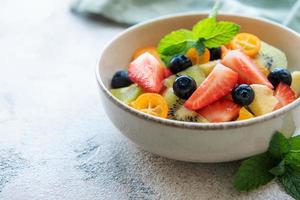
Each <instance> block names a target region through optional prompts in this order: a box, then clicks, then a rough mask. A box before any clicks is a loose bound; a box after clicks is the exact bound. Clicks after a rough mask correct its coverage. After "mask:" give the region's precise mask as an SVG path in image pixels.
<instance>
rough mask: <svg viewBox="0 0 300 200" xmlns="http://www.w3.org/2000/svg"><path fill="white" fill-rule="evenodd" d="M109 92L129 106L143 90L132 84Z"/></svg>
mask: <svg viewBox="0 0 300 200" xmlns="http://www.w3.org/2000/svg"><path fill="white" fill-rule="evenodd" d="M110 92H111V93H112V94H113V95H114V96H115V97H116V98H117V99H119V100H120V101H122V102H124V103H126V104H129V103H131V102H132V101H134V100H135V99H136V98H137V97H138V96H140V95H141V94H142V93H143V90H142V89H141V88H140V87H139V86H138V85H137V84H132V85H130V86H128V87H123V88H118V89H111V90H110Z"/></svg>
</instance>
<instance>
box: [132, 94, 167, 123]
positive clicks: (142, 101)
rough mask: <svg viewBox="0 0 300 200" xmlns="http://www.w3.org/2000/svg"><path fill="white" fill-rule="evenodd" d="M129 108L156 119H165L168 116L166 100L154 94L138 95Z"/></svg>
mask: <svg viewBox="0 0 300 200" xmlns="http://www.w3.org/2000/svg"><path fill="white" fill-rule="evenodd" d="M131 106H132V107H133V108H135V109H137V110H139V111H141V112H144V113H147V114H149V115H154V116H156V117H162V118H167V116H168V111H169V108H168V104H167V102H166V100H165V99H164V98H163V97H162V96H161V95H159V94H156V93H144V94H142V95H140V96H139V97H138V98H137V99H136V100H135V101H134V102H132V103H131Z"/></svg>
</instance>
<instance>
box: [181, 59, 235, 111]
mask: <svg viewBox="0 0 300 200" xmlns="http://www.w3.org/2000/svg"><path fill="white" fill-rule="evenodd" d="M237 80H238V74H237V73H236V72H234V71H233V70H231V69H230V68H228V67H225V66H224V65H222V64H220V63H219V64H217V65H216V66H215V68H214V69H213V71H212V72H211V73H210V74H209V75H208V77H207V78H206V79H205V80H204V81H203V83H202V84H201V85H200V86H199V87H198V88H197V90H196V91H195V92H194V93H193V94H192V96H190V98H189V99H188V100H187V101H186V102H185V104H184V106H185V107H186V108H188V109H190V110H198V109H201V108H203V107H205V106H207V105H209V104H211V103H213V102H215V101H217V100H219V99H220V98H222V97H224V96H226V95H228V94H229V93H230V92H231V91H232V89H233V88H234V86H235V85H236V83H237Z"/></svg>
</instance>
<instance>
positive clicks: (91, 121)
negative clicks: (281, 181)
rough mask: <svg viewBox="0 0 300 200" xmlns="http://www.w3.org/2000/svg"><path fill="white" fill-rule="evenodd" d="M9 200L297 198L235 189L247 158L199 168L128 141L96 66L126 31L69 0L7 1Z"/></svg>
mask: <svg viewBox="0 0 300 200" xmlns="http://www.w3.org/2000/svg"><path fill="white" fill-rule="evenodd" d="M0 4H1V6H0V199H1V200H67V199H71V200H81V199H83V200H85V199H86V200H90V199H232V200H235V199H236V200H237V199H239V200H240V199H259V200H266V199H269V200H270V199H289V197H288V196H287V195H286V194H285V193H284V192H283V191H282V189H281V188H280V187H279V186H278V184H277V183H276V182H272V183H270V184H268V185H267V186H265V187H262V188H261V189H259V190H256V191H253V192H250V193H239V192H237V191H235V190H234V188H233V187H232V176H233V174H234V171H235V170H236V169H237V167H238V164H239V163H238V162H234V163H225V164H192V163H183V162H177V161H172V160H168V159H165V158H161V157H158V156H155V155H152V154H150V153H147V152H145V151H143V150H141V149H140V148H138V147H136V146H135V145H133V144H132V143H130V142H129V141H127V140H126V139H125V138H124V137H123V136H122V135H121V134H120V133H119V131H118V130H116V128H115V127H114V126H113V125H112V124H111V123H110V121H109V120H108V118H107V117H106V115H105V113H104V110H103V108H102V107H101V102H100V98H99V97H98V94H97V86H96V82H95V79H94V66H95V64H96V60H97V58H98V56H99V53H100V51H101V48H102V47H103V46H104V44H105V43H106V42H107V41H108V40H109V39H110V38H111V37H113V36H114V35H116V34H117V33H119V32H120V31H122V30H123V29H124V27H122V26H118V25H116V24H111V23H109V22H107V21H93V20H87V19H84V18H81V17H78V16H75V15H73V14H71V13H70V12H69V4H70V1H62V0H40V1H39V0H26V1H19V0H2V1H1V2H0Z"/></svg>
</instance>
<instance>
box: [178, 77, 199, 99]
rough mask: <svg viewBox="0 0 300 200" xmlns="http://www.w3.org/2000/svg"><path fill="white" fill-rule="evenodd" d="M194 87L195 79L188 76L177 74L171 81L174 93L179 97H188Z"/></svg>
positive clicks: (195, 86)
mask: <svg viewBox="0 0 300 200" xmlns="http://www.w3.org/2000/svg"><path fill="white" fill-rule="evenodd" d="M196 89H197V85H196V81H195V80H194V79H193V78H191V77H189V76H179V77H178V78H176V79H175V81H174V83H173V90H174V93H175V95H176V96H178V97H179V98H181V99H188V98H189V97H190V96H191V95H192V94H193V92H194V91H195V90H196Z"/></svg>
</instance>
